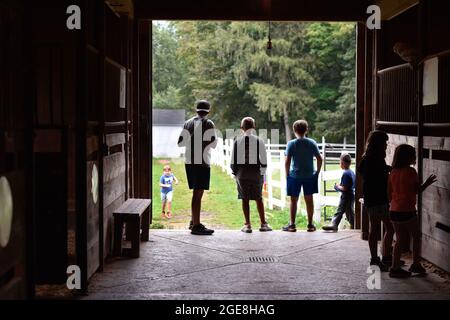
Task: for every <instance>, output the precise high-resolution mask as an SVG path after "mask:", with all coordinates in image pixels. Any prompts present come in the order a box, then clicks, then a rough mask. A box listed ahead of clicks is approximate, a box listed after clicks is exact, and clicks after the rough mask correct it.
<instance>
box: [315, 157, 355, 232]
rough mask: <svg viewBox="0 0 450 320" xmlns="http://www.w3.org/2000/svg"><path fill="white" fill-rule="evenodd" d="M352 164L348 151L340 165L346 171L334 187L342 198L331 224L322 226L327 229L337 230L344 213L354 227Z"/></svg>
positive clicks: (341, 159) (353, 178)
mask: <svg viewBox="0 0 450 320" xmlns="http://www.w3.org/2000/svg"><path fill="white" fill-rule="evenodd" d="M351 164H352V157H351V156H350V155H349V154H348V153H344V154H342V155H341V158H340V166H341V169H342V170H344V171H343V173H342V177H341V182H340V183H339V184H335V185H334V189H335V190H336V191H338V192H340V193H341V198H340V199H339V206H338V209H337V211H336V213H335V214H334V216H333V219H332V220H331V224H330V225H328V226H323V227H322V229H323V230H325V231H334V232H337V231H338V227H339V223H340V222H341V220H342V216H343V215H344V213H345V215H346V217H347V221H348V222H349V223H350V229H354V219H355V218H354V216H355V210H354V206H355V173H354V172H353V170H352V169H350V166H351Z"/></svg>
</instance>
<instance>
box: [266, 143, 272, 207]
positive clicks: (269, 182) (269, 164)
mask: <svg viewBox="0 0 450 320" xmlns="http://www.w3.org/2000/svg"><path fill="white" fill-rule="evenodd" d="M266 152H267V169H266V188H267V197H268V205H269V209H270V210H273V181H272V170H273V165H272V152H271V151H270V149H269V150H267V151H266Z"/></svg>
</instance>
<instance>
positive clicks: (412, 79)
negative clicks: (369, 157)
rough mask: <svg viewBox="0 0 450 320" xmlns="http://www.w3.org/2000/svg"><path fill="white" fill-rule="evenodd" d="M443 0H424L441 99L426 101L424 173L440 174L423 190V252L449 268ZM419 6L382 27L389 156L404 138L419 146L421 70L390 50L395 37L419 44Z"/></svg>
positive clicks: (449, 139) (447, 24)
mask: <svg viewBox="0 0 450 320" xmlns="http://www.w3.org/2000/svg"><path fill="white" fill-rule="evenodd" d="M443 6H444V4H443V3H442V2H439V1H426V5H425V6H424V9H425V13H426V14H425V21H424V27H425V37H424V38H425V47H424V51H425V56H426V57H431V56H434V55H437V56H438V59H439V70H438V73H439V77H438V104H436V105H433V106H423V107H422V108H423V109H422V110H423V113H422V114H423V122H424V126H423V128H422V132H423V148H422V159H423V165H422V168H417V167H416V169H421V170H422V171H423V178H424V179H426V178H427V177H428V176H429V175H430V174H436V175H437V176H438V181H437V182H436V183H435V184H433V185H432V186H431V187H429V188H428V189H427V190H425V191H424V192H423V193H422V197H421V199H422V211H421V230H422V256H423V257H424V258H425V259H427V260H429V261H431V262H433V263H435V264H436V265H437V266H439V267H441V268H443V269H445V270H447V271H450V233H449V229H450V190H449V181H450V126H449V125H448V123H450V90H449V84H450V54H449V53H450V52H449V50H450V38H448V37H446V36H444V35H446V34H448V33H449V31H450V19H448V15H447V14H446V11H445V10H444V7H443ZM418 17H419V11H418V7H413V8H411V9H409V10H408V11H406V12H404V13H402V14H401V15H399V16H397V17H396V18H394V19H392V20H390V21H388V22H385V25H384V27H383V28H382V30H381V36H380V38H379V45H380V46H381V50H380V54H379V64H378V66H377V68H376V69H377V70H380V69H383V70H381V71H379V72H378V77H377V91H376V95H377V104H376V106H377V107H376V112H375V115H376V121H377V123H378V121H380V123H378V126H377V127H378V128H379V129H382V130H385V131H386V132H388V133H389V144H388V150H387V162H388V163H391V162H392V157H393V153H394V150H395V147H396V146H398V145H399V144H402V143H407V144H410V145H412V146H414V147H416V148H418V146H419V140H418V138H417V135H418V121H419V115H418V109H417V97H416V92H417V91H418V90H417V83H418V81H417V80H418V79H417V72H415V71H413V70H412V69H411V68H410V67H409V66H408V65H404V63H405V61H403V60H401V59H400V57H399V56H397V55H396V54H395V53H393V52H392V47H393V45H394V44H395V42H398V41H402V42H409V43H411V44H412V46H413V47H415V48H417V46H418V44H419V41H418V39H419V33H418V22H419V20H418Z"/></svg>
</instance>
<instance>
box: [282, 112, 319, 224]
mask: <svg viewBox="0 0 450 320" xmlns="http://www.w3.org/2000/svg"><path fill="white" fill-rule="evenodd" d="M293 129H294V132H295V136H296V137H297V139H294V140H291V141H289V142H288V144H287V147H286V162H285V170H286V177H287V195H288V196H290V197H291V207H290V213H291V221H290V222H289V224H288V225H286V226H284V227H283V229H282V230H283V231H288V232H295V231H297V228H296V226H295V218H296V215H297V203H298V198H299V196H300V191H301V189H302V187H303V195H304V198H305V202H306V211H307V213H308V229H307V231H308V232H313V231H316V227H315V226H314V224H313V214H314V201H313V194H314V193H318V186H317V177H318V176H319V172H320V169H321V168H322V162H323V159H322V156H321V155H320V151H319V148H318V146H317V143H316V142H315V141H314V140H313V139H310V138H307V137H306V134H307V132H308V122H306V121H305V120H298V121H296V122H295V123H294V126H293ZM314 157H315V158H316V159H317V170H316V171H314Z"/></svg>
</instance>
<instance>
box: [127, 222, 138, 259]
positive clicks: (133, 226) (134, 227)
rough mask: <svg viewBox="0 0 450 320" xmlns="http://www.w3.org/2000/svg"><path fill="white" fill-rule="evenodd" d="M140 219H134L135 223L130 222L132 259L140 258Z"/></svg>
mask: <svg viewBox="0 0 450 320" xmlns="http://www.w3.org/2000/svg"><path fill="white" fill-rule="evenodd" d="M139 222H140V221H139V218H137V219H133V221H130V222H129V225H130V232H131V257H132V258H139V251H140V245H141V239H140V236H139V234H140V231H141V230H140V229H141V228H140V223H139Z"/></svg>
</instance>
